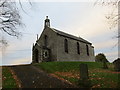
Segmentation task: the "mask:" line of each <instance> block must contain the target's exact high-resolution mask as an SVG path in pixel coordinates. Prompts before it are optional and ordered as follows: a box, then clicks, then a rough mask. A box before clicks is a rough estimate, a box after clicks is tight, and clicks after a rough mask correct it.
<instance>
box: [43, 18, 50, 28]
mask: <svg viewBox="0 0 120 90" xmlns="http://www.w3.org/2000/svg"><path fill="white" fill-rule="evenodd" d="M44 27H45V28H46V27H50V19H48V16H46V19H45V25H44Z"/></svg>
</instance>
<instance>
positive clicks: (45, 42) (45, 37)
mask: <svg viewBox="0 0 120 90" xmlns="http://www.w3.org/2000/svg"><path fill="white" fill-rule="evenodd" d="M44 39H45V41H44V44H45V47H47V39H48V37H47V35H45V36H44Z"/></svg>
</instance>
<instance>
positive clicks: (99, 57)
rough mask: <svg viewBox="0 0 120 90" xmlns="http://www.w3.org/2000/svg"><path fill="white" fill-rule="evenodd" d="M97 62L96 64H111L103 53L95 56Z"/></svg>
mask: <svg viewBox="0 0 120 90" xmlns="http://www.w3.org/2000/svg"><path fill="white" fill-rule="evenodd" d="M95 61H96V62H109V61H108V60H107V59H106V56H105V55H104V54H103V53H99V54H98V55H96V56H95Z"/></svg>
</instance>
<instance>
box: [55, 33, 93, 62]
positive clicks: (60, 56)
mask: <svg viewBox="0 0 120 90" xmlns="http://www.w3.org/2000/svg"><path fill="white" fill-rule="evenodd" d="M65 39H67V40H68V53H66V52H65V51H64V40H65ZM77 42H79V45H80V54H78V53H77ZM87 45H88V47H89V56H88V55H87V49H86V43H83V42H80V41H76V40H73V39H70V38H67V37H63V36H60V35H58V37H57V46H58V47H57V61H94V60H95V58H94V48H93V46H91V45H90V44H87Z"/></svg>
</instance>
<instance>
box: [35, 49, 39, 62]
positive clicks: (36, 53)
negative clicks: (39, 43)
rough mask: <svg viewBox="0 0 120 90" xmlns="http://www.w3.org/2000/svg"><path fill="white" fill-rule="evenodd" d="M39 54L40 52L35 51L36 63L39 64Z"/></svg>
mask: <svg viewBox="0 0 120 90" xmlns="http://www.w3.org/2000/svg"><path fill="white" fill-rule="evenodd" d="M38 54H39V52H38V50H37V49H36V50H35V62H36V63H38V58H39V57H38V56H39V55H38Z"/></svg>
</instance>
